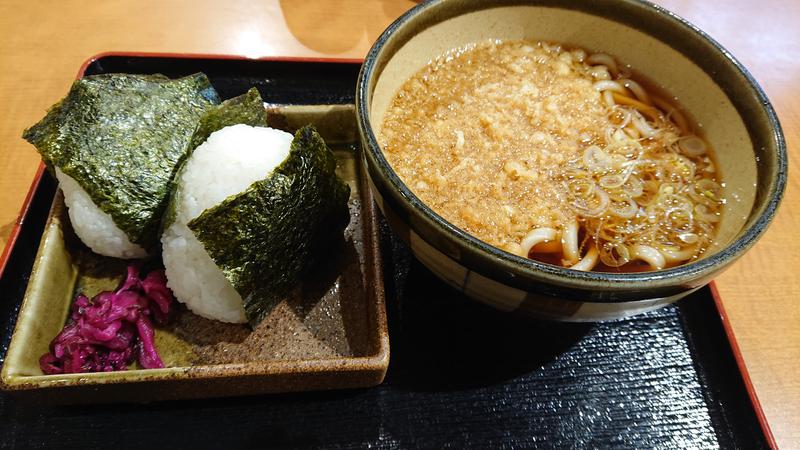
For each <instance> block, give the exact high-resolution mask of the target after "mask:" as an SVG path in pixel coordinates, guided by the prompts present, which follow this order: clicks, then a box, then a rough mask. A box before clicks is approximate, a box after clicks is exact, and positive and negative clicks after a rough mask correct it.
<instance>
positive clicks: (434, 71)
mask: <svg viewBox="0 0 800 450" xmlns="http://www.w3.org/2000/svg"><path fill="white" fill-rule="evenodd" d="M379 140H380V142H381V145H382V147H383V150H384V154H385V155H386V157H387V159H388V161H389V163H390V164H391V166H392V168H393V169H394V170H395V172H397V174H398V175H399V176H400V178H401V179H402V180H403V182H404V183H405V184H406V185H407V186H408V187H409V189H411V190H412V191H413V192H414V194H415V195H417V196H418V197H419V198H420V199H421V200H422V201H424V202H425V203H426V204H427V205H428V206H429V207H431V208H432V209H433V210H434V211H436V212H437V213H438V214H439V215H441V216H442V217H443V218H444V219H446V220H447V221H449V222H451V223H453V224H454V225H456V226H458V227H459V228H461V229H463V230H465V231H466V232H468V233H470V234H472V235H474V236H476V237H477V238H479V239H481V240H483V241H485V242H487V243H489V244H491V245H494V246H496V247H499V248H502V249H504V250H506V251H508V252H511V253H514V254H517V255H519V256H524V257H530V258H533V259H537V260H540V261H542V262H547V263H551V264H558V265H562V266H565V267H571V268H573V269H577V270H615V271H616V270H620V271H639V270H642V269H649V270H654V269H662V268H665V267H670V266H673V265H677V264H681V263H684V262H687V261H691V260H693V259H696V258H698V257H699V256H700V255H701V254H702V252H703V251H705V249H706V248H707V247H708V245H709V244H710V243H711V242H712V239H713V236H714V233H715V231H716V223H717V222H718V221H719V216H720V214H721V210H722V205H723V204H724V199H723V198H722V197H721V192H722V189H721V185H720V184H719V181H718V179H717V171H716V165H715V163H714V160H713V158H712V156H711V154H710V149H709V148H708V145H707V144H706V143H705V141H703V140H702V139H701V138H699V137H698V136H696V135H695V134H693V128H692V126H691V125H690V124H689V122H688V121H687V120H686V118H685V117H684V116H683V114H681V113H680V111H679V110H678V109H677V108H676V107H674V106H673V105H671V104H670V103H669V102H667V101H665V100H663V99H662V98H661V97H657V96H656V95H654V92H652V91H650V90H648V89H645V88H643V87H642V84H640V83H638V82H636V81H634V80H631V79H630V78H629V74H626V73H625V69H624V68H622V67H621V66H619V65H618V64H617V62H616V61H615V60H614V59H613V58H611V57H610V56H608V55H605V54H594V55H588V54H587V53H586V52H584V51H583V50H581V49H568V48H564V47H561V46H559V45H554V44H548V43H542V42H533V41H487V42H481V43H477V44H473V45H471V46H468V47H466V48H462V49H457V50H454V51H451V52H449V53H447V54H446V55H443V56H441V57H439V58H437V59H436V60H434V61H432V62H431V63H430V64H428V65H427V66H426V67H424V68H423V69H422V70H421V71H419V72H418V73H417V74H415V75H414V76H413V77H412V78H411V79H409V80H408V81H407V82H406V83H405V84H404V85H403V86H402V87H401V89H400V91H399V92H398V93H397V95H396V96H395V98H394V99H393V101H392V103H391V104H390V106H389V109H388V110H387V112H386V116H385V120H384V123H383V126H382V129H381V132H380V134H379Z"/></svg>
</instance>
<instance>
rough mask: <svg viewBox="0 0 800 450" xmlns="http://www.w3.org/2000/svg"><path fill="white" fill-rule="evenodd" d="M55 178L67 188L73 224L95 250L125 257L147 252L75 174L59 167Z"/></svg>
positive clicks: (65, 191)
mask: <svg viewBox="0 0 800 450" xmlns="http://www.w3.org/2000/svg"><path fill="white" fill-rule="evenodd" d="M56 178H58V183H59V187H60V188H61V190H62V191H63V192H64V203H65V204H66V205H67V211H68V212H69V220H70V222H72V228H73V229H74V230H75V234H77V235H78V237H79V238H80V239H81V241H83V243H84V244H86V245H87V246H88V247H89V248H91V249H92V251H93V252H95V253H99V254H101V255H105V256H112V257H114V258H124V259H133V258H144V257H145V256H147V252H146V251H145V250H144V249H143V248H142V247H140V246H138V245H136V244H134V243H132V242H131V241H130V239H128V235H127V234H125V232H124V231H122V230H120V229H119V227H117V224H115V223H114V220H113V219H112V218H111V216H109V215H108V214H106V213H105V212H103V210H101V209H100V208H98V207H97V205H95V204H94V202H93V201H92V199H91V197H89V194H87V193H86V191H84V190H83V188H82V187H81V186H80V185H79V184H78V182H77V181H75V179H74V178H72V177H70V176H69V175H67V174H65V173H64V172H62V171H61V169H59V168H57V167H56Z"/></svg>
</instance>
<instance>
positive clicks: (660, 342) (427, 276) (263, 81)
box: [0, 53, 771, 448]
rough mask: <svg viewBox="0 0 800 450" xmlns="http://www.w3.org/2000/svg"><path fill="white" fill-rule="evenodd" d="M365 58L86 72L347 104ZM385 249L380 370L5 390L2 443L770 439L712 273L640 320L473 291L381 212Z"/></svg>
mask: <svg viewBox="0 0 800 450" xmlns="http://www.w3.org/2000/svg"><path fill="white" fill-rule="evenodd" d="M359 67H360V65H359V63H358V62H355V61H331V60H298V59H281V60H245V59H238V58H229V57H215V56H212V57H208V56H191V55H190V56H186V55H142V54H119V53H117V54H106V55H101V56H98V57H96V58H93V59H91V60H90V61H89V62H88V63H87V65H86V66H85V67H84V68H82V69H81V73H80V74H83V73H86V74H96V73H108V72H128V73H156V72H158V73H163V74H166V75H168V76H180V75H187V74H190V73H193V72H196V71H203V72H205V73H206V74H207V75H208V76H209V78H210V79H211V80H212V82H213V84H214V86H215V87H216V88H217V90H218V91H219V92H220V94H221V95H222V96H223V97H224V98H228V97H232V96H235V95H238V94H241V93H244V92H245V91H246V90H247V89H248V88H249V87H250V86H257V87H258V88H259V90H260V91H261V94H262V96H263V97H264V99H265V101H267V102H271V103H284V104H285V103H290V104H335V103H352V102H353V96H354V91H355V80H356V77H357V74H358V70H359ZM84 71H85V72H84ZM80 74H79V75H80ZM55 190H56V183H55V182H54V180H53V179H52V178H51V177H50V176H49V175H47V174H46V173H45V174H42V176H41V178H39V179H38V182H36V183H35V184H34V186H33V188H32V190H31V193H30V197H29V202H28V203H27V207H26V209H25V210H24V212H23V215H22V216H21V217H20V224H21V226H20V227H19V228H18V229H17V230H14V232H13V233H12V239H11V241H10V244H9V245H10V251H9V252H8V254H7V255H6V257H7V261H6V263H7V264H6V269H5V271H4V272H3V274H2V279H0V363H2V361H3V359H4V357H5V352H6V349H7V346H8V340H9V337H10V335H11V331H12V330H13V327H14V324H15V322H16V316H17V311H18V308H19V305H20V302H21V301H22V297H23V295H24V292H25V288H26V285H27V280H28V277H29V274H30V270H31V266H32V263H33V259H34V256H35V255H36V250H37V246H38V243H39V238H40V237H41V233H42V229H43V226H44V221H45V218H46V217H47V214H48V210H49V207H50V203H51V201H52V199H53V196H54V194H55ZM381 250H382V252H383V261H384V273H385V274H386V280H385V281H386V302H387V310H388V315H389V330H390V338H391V346H392V347H391V348H392V355H391V362H390V365H389V372H388V375H387V378H386V381H385V382H384V384H383V385H381V386H378V387H375V388H369V389H362V390H349V391H336V392H316V393H304V394H280V395H264V396H253V397H238V398H225V399H211V400H192V401H170V402H157V403H152V404H147V405H140V404H112V405H83V406H74V405H72V406H56V405H55V404H53V402H52V401H51V400H54V399H49V398H46V397H42V396H33V395H29V393H25V392H21V393H18V394H17V395H13V396H12V395H10V394H8V393H0V448H13V447H20V448H27V447H46V448H50V447H64V446H69V447H80V448H93V447H100V446H106V445H114V446H115V447H116V446H118V445H120V443H121V445H123V446H135V447H150V446H157V447H163V446H166V447H181V448H192V447H216V446H218V445H220V444H223V443H224V445H225V446H236V447H293V448H294V447H326V448H364V447H378V448H412V447H426V448H441V447H455V448H463V447H473V448H487V447H514V448H530V447H543V448H562V447H581V448H586V447H588V448H597V447H603V448H605V447H636V448H652V447H660V448H687V447H691V448H716V447H723V448H731V447H741V448H754V447H755V448H758V447H767V446H768V445H769V444H770V443H771V436H770V434H769V428H768V427H767V425H766V422H765V421H764V419H763V414H762V412H761V410H760V407H759V406H758V404H757V401H756V400H755V397H754V396H753V395H752V387H751V386H750V384H749V381H748V378H747V374H746V372H744V371H742V370H741V369H740V368H741V367H743V365H741V364H740V356H739V354H738V350H736V346H735V343H734V342H732V341H731V340H729V338H728V336H729V330H726V324H725V321H724V314H723V313H722V311H720V309H718V302H715V300H714V292H713V290H712V288H709V287H706V288H703V289H701V290H699V291H697V292H696V293H694V294H693V295H691V296H690V297H689V298H687V299H685V300H683V301H681V302H679V303H678V304H677V305H673V306H670V307H667V308H664V309H661V310H658V311H655V312H651V313H648V314H644V315H641V316H637V317H633V318H630V319H625V320H619V321H614V322H607V323H600V324H564V323H554V322H544V321H537V320H532V319H529V318H525V317H518V316H515V315H511V314H508V313H503V312H499V311H494V310H491V309H489V308H487V307H485V306H483V305H480V304H477V303H473V302H471V301H469V300H467V299H466V298H462V296H461V294H459V293H457V292H455V291H453V290H451V289H450V288H448V287H447V286H445V285H444V284H443V283H441V282H440V281H438V279H436V278H435V277H434V276H433V275H432V274H431V273H430V272H428V271H427V270H426V269H425V268H424V267H422V266H421V265H420V264H419V263H418V262H416V261H415V260H414V259H413V257H412V256H411V255H410V253H409V251H408V249H407V248H406V247H405V246H404V244H402V243H401V242H400V241H399V240H398V239H397V238H396V237H395V236H394V235H393V234H392V232H391V231H390V230H389V228H388V227H387V226H386V225H385V224H382V225H381ZM737 361H738V362H737ZM55 400H57V399H55ZM55 403H58V402H55Z"/></svg>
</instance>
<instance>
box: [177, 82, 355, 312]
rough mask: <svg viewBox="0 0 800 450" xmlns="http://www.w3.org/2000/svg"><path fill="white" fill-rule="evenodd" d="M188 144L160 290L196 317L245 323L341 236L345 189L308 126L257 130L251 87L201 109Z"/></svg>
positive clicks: (259, 116) (262, 123)
mask: <svg viewBox="0 0 800 450" xmlns="http://www.w3.org/2000/svg"><path fill="white" fill-rule="evenodd" d="M192 143H193V145H200V146H199V147H197V148H196V149H195V150H194V153H193V154H192V155H191V156H190V157H189V158H188V159H187V161H186V163H184V166H183V167H182V168H181V171H180V173H179V174H178V176H177V177H176V179H175V189H174V191H173V194H172V196H171V199H170V205H169V207H168V213H167V215H166V217H165V223H164V227H165V231H164V234H163V235H162V247H163V249H164V254H163V259H164V265H165V267H166V272H167V278H168V284H169V286H170V288H171V289H172V290H173V292H175V294H176V297H177V298H178V300H180V301H182V302H184V303H186V304H187V306H188V307H189V308H190V309H191V310H192V311H194V312H196V313H198V314H200V315H203V316H205V317H209V318H213V319H218V320H223V321H228V322H243V321H245V320H246V321H247V322H249V323H250V324H251V325H255V324H257V323H258V322H260V321H261V320H262V319H263V318H264V317H265V316H266V315H267V314H268V313H269V312H270V311H271V310H272V308H273V307H274V306H275V305H276V304H277V303H278V302H279V301H281V300H282V299H284V298H285V297H287V296H288V294H289V293H290V292H291V291H292V289H294V288H295V287H296V286H297V285H298V283H299V282H300V281H301V279H302V278H303V276H304V275H305V274H306V273H307V272H308V271H309V269H310V268H311V267H312V266H313V264H314V262H315V260H317V259H318V258H319V257H321V256H323V255H324V251H325V249H326V248H329V245H327V244H328V243H330V242H331V241H335V240H336V239H337V235H338V236H341V232H342V230H343V229H344V227H345V226H346V224H347V222H348V219H349V215H348V207H347V201H348V199H349V195H350V188H349V187H348V186H347V184H345V183H344V182H343V181H341V180H340V179H339V178H338V177H337V176H336V173H335V170H336V160H335V158H334V156H333V153H332V152H331V151H330V149H329V148H328V147H327V146H326V145H325V142H324V141H323V140H322V138H321V137H320V136H319V134H318V133H317V132H316V130H315V129H314V128H313V127H312V126H306V127H303V128H301V129H300V130H298V131H297V132H296V133H295V135H294V136H293V137H292V135H290V134H288V133H284V132H282V131H279V130H273V129H271V128H267V120H266V112H265V110H264V106H263V102H262V100H261V97H260V96H259V94H258V91H257V90H255V89H251V90H250V92H248V93H247V94H245V95H243V96H240V97H237V98H234V99H231V100H227V101H225V102H223V103H222V104H221V105H219V106H217V107H214V108H211V109H210V110H209V111H207V112H206V113H205V115H204V116H203V118H202V119H201V122H200V126H199V127H198V130H197V132H196V133H195V136H194V137H193V138H192ZM247 152H250V153H252V154H253V155H254V156H252V158H253V160H252V163H250V161H249V160H247V158H251V156H247V157H245V156H240V155H241V154H244V153H247ZM265 158H266V159H270V158H271V161H272V162H269V163H264V164H265V165H264V166H259V168H253V167H255V166H258V165H259V164H262V163H261V162H259V161H261V160H263V159H265ZM231 171H234V172H235V178H236V179H232V180H230V181H225V179H226V176H229V175H230V172H231ZM248 177H250V178H248ZM241 178H244V180H242V179H241ZM236 183H239V186H237V187H231V186H230V185H231V184H236ZM209 190H210V191H212V192H211V193H209V192H208V191H209ZM208 196H211V197H212V198H213V199H209V198H207V197H208ZM204 197H205V198H204ZM203 202H205V203H203ZM188 203H191V204H192V205H194V206H191V205H188ZM198 203H200V204H204V205H208V206H203V207H198V206H197V204H198ZM191 208H195V210H194V211H193V212H189V210H190V209H191ZM198 208H199V209H198ZM229 287H230V288H232V291H235V293H233V292H232V291H231V289H229ZM223 303H224V305H223Z"/></svg>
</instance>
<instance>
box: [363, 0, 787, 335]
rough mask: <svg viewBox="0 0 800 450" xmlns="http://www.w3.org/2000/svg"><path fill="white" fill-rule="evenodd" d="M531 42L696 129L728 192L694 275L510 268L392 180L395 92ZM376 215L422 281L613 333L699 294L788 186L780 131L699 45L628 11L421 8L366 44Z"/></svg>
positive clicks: (671, 24) (708, 47)
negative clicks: (494, 49)
mask: <svg viewBox="0 0 800 450" xmlns="http://www.w3.org/2000/svg"><path fill="white" fill-rule="evenodd" d="M523 38H525V39H533V40H544V41H551V42H559V43H563V44H567V45H571V46H578V47H582V48H584V49H586V50H588V51H590V52H591V51H593V52H600V51H602V52H605V53H609V54H611V55H614V56H615V57H617V58H618V59H619V60H620V61H622V62H623V63H624V64H629V65H630V66H631V67H633V68H634V69H635V70H636V71H637V72H639V73H642V74H644V75H645V76H646V77H647V78H648V79H650V80H651V81H653V82H655V83H656V84H657V85H659V86H660V87H663V88H664V89H665V90H666V91H667V92H669V93H671V94H672V95H674V96H676V97H677V98H678V99H679V102H680V103H681V105H682V106H683V107H684V108H685V109H686V110H688V111H689V113H690V114H691V115H692V116H693V118H694V119H695V120H696V121H697V123H699V124H701V125H702V127H703V130H704V131H705V136H706V138H707V139H708V141H709V142H710V144H711V146H712V147H713V148H714V150H715V152H716V155H717V159H718V164H719V167H720V170H721V173H722V176H723V180H724V181H725V182H726V187H725V190H726V192H725V196H726V198H727V199H732V201H729V202H728V204H727V205H726V209H725V211H724V213H723V219H722V221H721V222H720V227H719V231H718V235H717V240H716V244H715V245H714V246H713V247H712V248H710V249H709V250H708V251H707V252H705V254H704V256H703V257H702V258H701V259H699V260H697V261H695V262H692V263H689V264H685V265H682V266H678V267H675V268H670V269H666V270H660V271H654V272H644V273H600V272H579V271H574V270H570V269H565V268H561V267H556V266H552V265H548V264H543V263H539V262H536V261H532V260H528V259H525V258H521V257H518V256H515V255H512V254H510V253H507V252H504V251H502V250H500V249H498V248H495V247H492V246H490V245H488V244H486V243H484V242H482V241H480V240H478V239H476V238H475V237H473V236H470V235H469V234H467V233H465V232H464V231H462V230H460V229H458V228H457V227H455V226H453V225H452V224H450V223H448V222H447V221H446V220H444V219H443V218H442V217H440V216H439V215H437V214H436V213H435V212H434V211H432V210H431V209H430V208H428V207H427V206H426V205H425V204H424V203H423V202H422V201H420V199H419V198H417V197H416V196H415V195H414V194H413V192H411V190H409V189H408V187H406V185H405V184H403V182H402V181H401V180H400V178H398V176H397V174H395V172H394V171H393V170H392V168H391V167H390V166H389V164H388V163H387V161H386V158H385V157H384V155H383V153H382V152H381V148H380V146H379V144H378V141H377V139H376V136H377V135H379V132H380V127H381V124H382V121H383V117H384V112H385V111H386V109H387V107H388V105H389V104H390V102H391V100H392V98H393V97H394V95H395V93H396V92H397V91H398V89H399V87H400V86H401V85H402V83H403V82H404V81H405V80H407V79H408V78H409V77H411V76H412V75H413V74H414V73H416V72H417V71H418V70H420V69H421V68H422V67H423V66H424V65H425V64H426V63H428V62H429V61H430V60H431V59H433V58H435V57H437V56H438V55H441V54H443V53H444V52H446V51H447V50H450V49H453V48H456V47H460V46H463V45H465V44H468V43H471V42H475V41H480V40H485V39H523ZM356 107H357V112H358V125H359V130H360V133H361V139H362V141H363V145H364V161H365V165H366V167H367V171H368V174H369V178H370V183H371V187H372V189H373V192H374V194H375V198H376V201H377V202H378V205H379V207H380V209H381V210H382V211H383V213H384V215H385V216H386V217H387V219H388V221H389V223H390V224H391V226H392V228H393V229H394V231H395V232H396V233H398V234H399V235H400V236H401V237H402V238H403V239H405V240H406V241H407V242H408V243H409V244H410V246H411V249H412V251H413V253H414V255H415V256H416V257H417V259H419V260H420V261H421V262H422V263H423V264H424V265H425V266H427V267H428V268H429V269H430V270H431V271H432V272H433V273H435V274H436V275H437V276H438V277H440V278H441V279H442V280H444V281H445V282H447V283H448V284H450V285H451V286H453V287H454V288H456V289H458V290H460V291H462V292H464V294H466V295H467V296H469V297H472V298H474V299H476V300H479V301H482V302H485V303H488V304H490V305H492V306H495V307H497V308H500V309H504V310H514V311H521V312H526V313H531V314H534V315H537V316H540V317H546V318H552V319H557V320H569V321H592V320H604V319H612V318H617V317H621V316H626V315H631V314H636V313H640V312H644V311H647V310H651V309H655V308H658V307H660V306H663V305H666V304H669V303H671V302H674V301H676V300H678V299H680V298H681V297H683V296H685V295H687V294H688V293H690V292H692V291H694V290H696V289H698V288H700V287H701V286H703V285H705V284H706V283H708V282H709V281H710V280H711V279H712V278H713V277H714V276H715V275H716V274H718V273H719V272H720V271H722V270H723V269H725V267H727V266H728V265H729V264H731V263H732V262H733V261H735V260H736V259H737V258H738V257H739V256H741V255H742V254H743V253H744V252H745V251H747V250H748V249H749V248H750V247H751V246H752V245H753V244H754V243H755V242H756V240H757V239H758V238H759V237H760V236H761V235H762V234H763V233H764V231H765V230H766V228H767V226H768V224H769V223H770V221H771V220H772V217H773V216H774V214H775V210H776V209H777V207H778V204H779V202H780V199H781V197H782V194H783V191H784V186H785V184H786V173H787V166H786V165H787V156H786V147H785V143H784V139H783V135H782V134H781V129H780V125H779V123H778V119H777V118H776V116H775V112H774V111H773V109H772V106H771V105H770V103H769V101H768V100H767V98H766V96H765V94H764V92H763V91H762V90H761V88H760V87H759V86H758V84H757V83H756V82H755V80H753V78H752V77H751V76H750V74H749V73H748V72H747V70H746V69H744V67H742V65H741V64H740V63H739V62H738V61H736V59H734V58H733V56H731V54H730V53H728V52H727V51H726V50H725V49H724V48H722V47H721V46H720V45H719V44H718V43H716V42H715V41H714V40H712V39H711V38H710V37H709V36H707V35H706V34H704V33H703V32H702V31H700V30H699V29H697V28H696V27H694V26H693V25H691V24H690V23H688V22H686V21H685V20H683V19H681V18H680V17H677V16H676V15H674V14H672V13H670V12H669V11H667V10H665V9H663V8H660V7H658V6H655V5H653V4H651V3H646V2H643V1H638V0H596V1H591V2H576V1H573V0H539V1H536V0H529V1H522V0H516V1H514V0H505V1H485V0H443V1H432V2H426V3H423V4H420V5H418V6H417V7H415V8H413V9H412V10H410V11H409V12H407V13H406V14H405V15H403V16H402V17H400V18H399V19H398V20H397V21H396V22H394V23H393V24H392V25H391V26H390V27H389V28H388V29H387V30H386V31H385V32H384V33H383V34H382V35H381V36H380V38H379V39H378V40H377V41H376V42H375V44H374V46H373V47H372V49H371V50H370V52H369V54H368V55H367V58H366V60H365V62H364V65H363V67H362V70H361V74H360V76H359V81H358V87H357V92H356Z"/></svg>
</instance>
